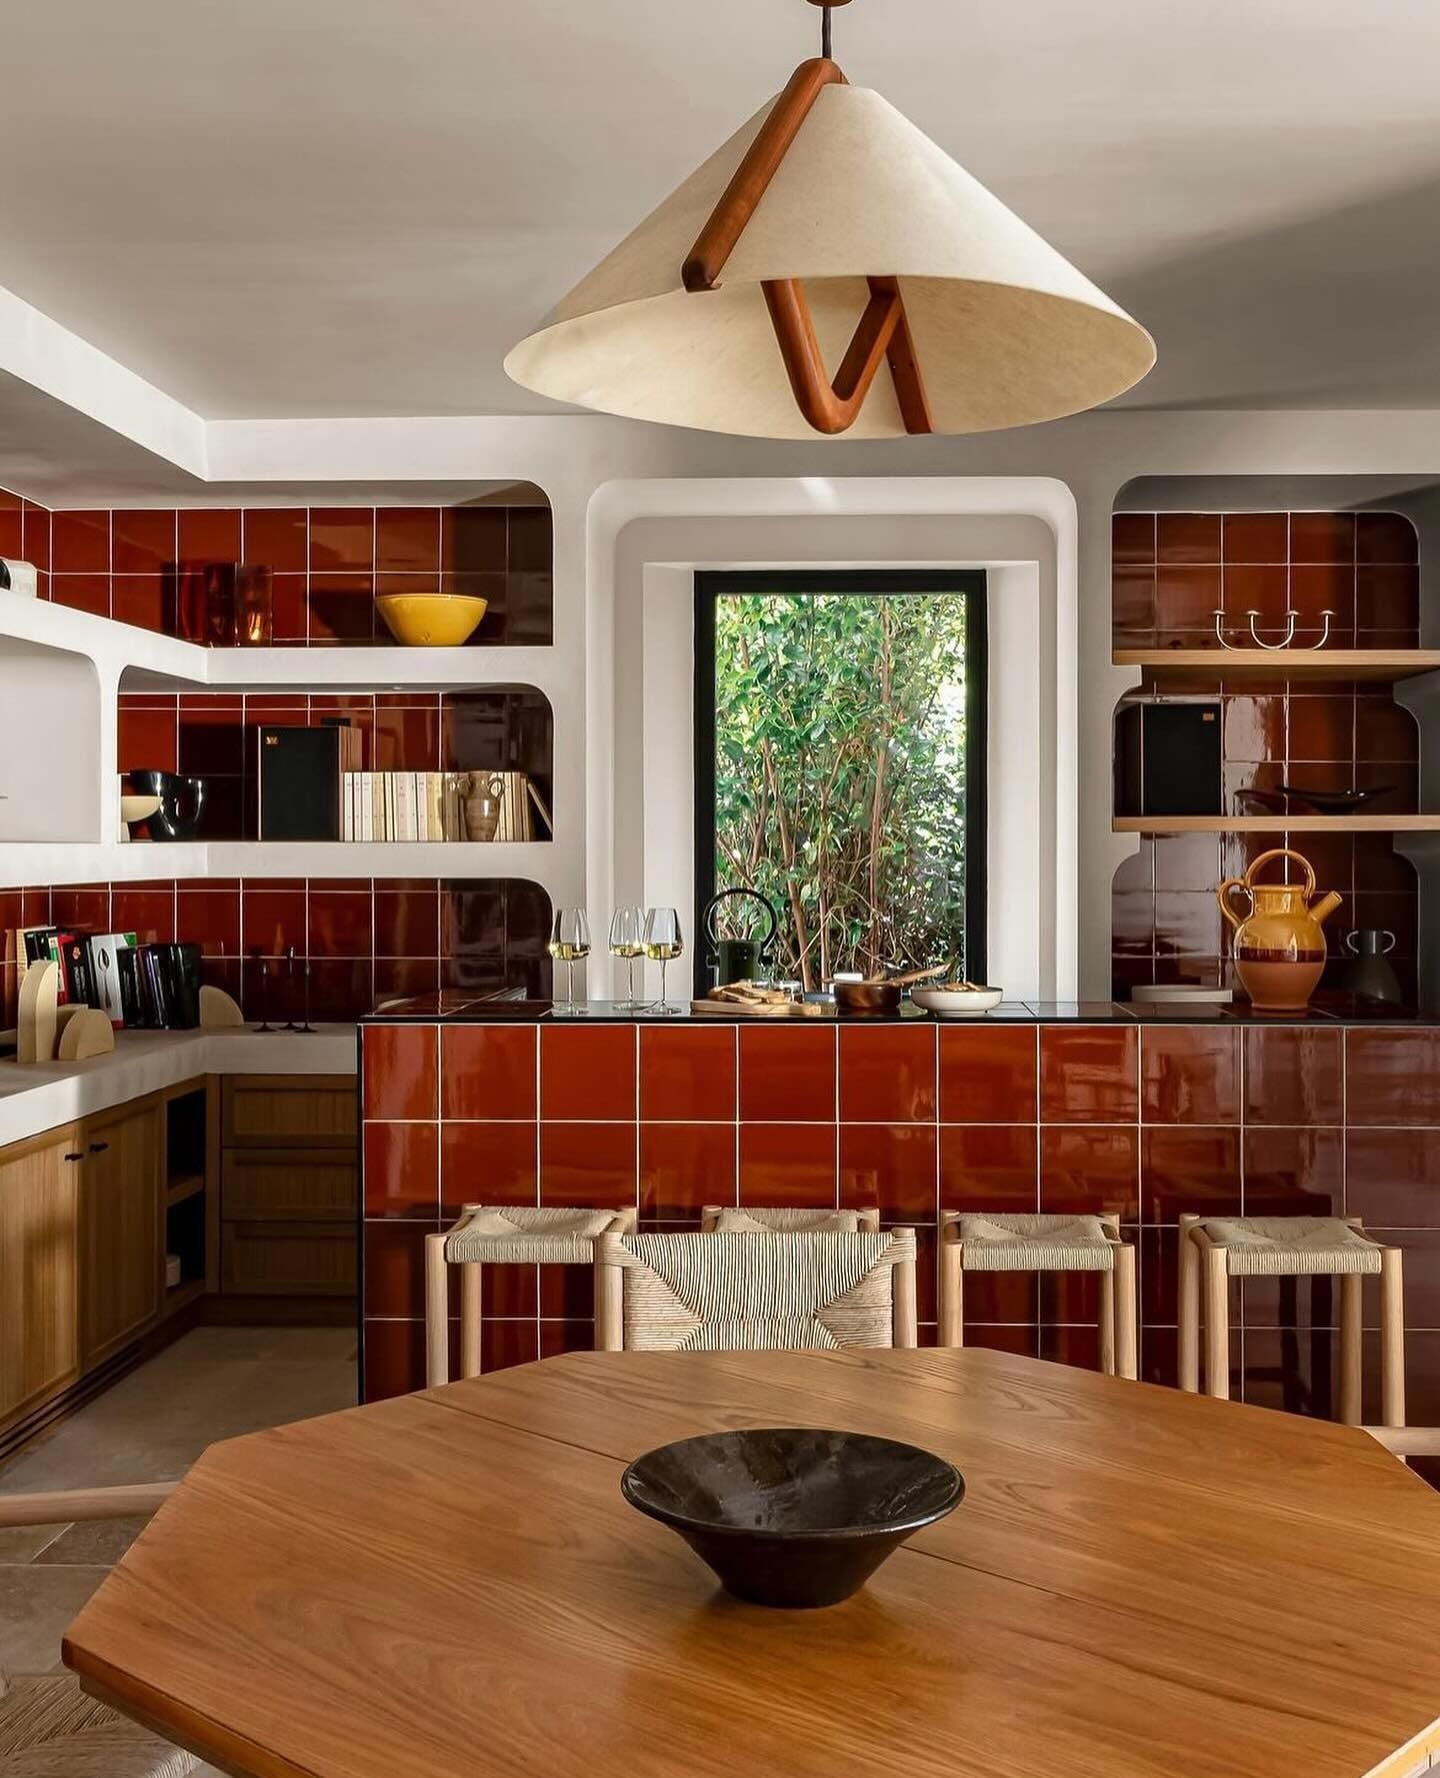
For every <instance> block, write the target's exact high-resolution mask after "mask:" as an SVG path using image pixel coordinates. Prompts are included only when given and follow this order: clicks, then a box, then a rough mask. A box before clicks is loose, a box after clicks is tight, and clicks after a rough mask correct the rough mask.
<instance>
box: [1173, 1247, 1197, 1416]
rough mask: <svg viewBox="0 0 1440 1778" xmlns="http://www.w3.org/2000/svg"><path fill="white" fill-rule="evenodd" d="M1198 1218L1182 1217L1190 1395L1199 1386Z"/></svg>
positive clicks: (1182, 1336)
mask: <svg viewBox="0 0 1440 1778" xmlns="http://www.w3.org/2000/svg"><path fill="white" fill-rule="evenodd" d="M1199 1220H1200V1218H1199V1217H1198V1216H1182V1217H1181V1218H1180V1292H1179V1312H1178V1319H1179V1323H1180V1329H1179V1347H1180V1387H1181V1388H1182V1389H1184V1390H1187V1391H1188V1392H1189V1393H1190V1394H1191V1395H1194V1394H1196V1393H1197V1391H1198V1390H1199V1388H1200V1253H1199V1250H1198V1249H1197V1247H1196V1245H1195V1242H1194V1240H1193V1239H1192V1238H1191V1234H1190V1231H1191V1229H1193V1228H1194V1226H1195V1224H1196V1223H1197V1222H1198V1221H1199Z"/></svg>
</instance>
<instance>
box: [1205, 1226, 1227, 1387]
mask: <svg viewBox="0 0 1440 1778" xmlns="http://www.w3.org/2000/svg"><path fill="white" fill-rule="evenodd" d="M1205 1393H1206V1394H1207V1395H1213V1396H1214V1397H1215V1398H1216V1399H1217V1400H1218V1401H1229V1399H1230V1275H1229V1273H1228V1272H1227V1271H1226V1269H1225V1250H1224V1248H1223V1247H1208V1248H1206V1250H1205Z"/></svg>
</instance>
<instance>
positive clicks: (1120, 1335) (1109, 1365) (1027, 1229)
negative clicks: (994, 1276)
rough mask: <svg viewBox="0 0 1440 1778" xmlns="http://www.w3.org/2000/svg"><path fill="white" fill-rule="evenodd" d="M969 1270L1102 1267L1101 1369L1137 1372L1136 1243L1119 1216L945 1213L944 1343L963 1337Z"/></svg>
mask: <svg viewBox="0 0 1440 1778" xmlns="http://www.w3.org/2000/svg"><path fill="white" fill-rule="evenodd" d="M966 1272H1099V1273H1100V1274H1101V1277H1100V1323H1099V1326H1100V1368H1101V1369H1102V1370H1103V1371H1104V1372H1105V1373H1106V1375H1107V1376H1111V1377H1115V1376H1119V1377H1128V1378H1131V1379H1133V1378H1134V1376H1135V1374H1136V1337H1135V1316H1136V1307H1135V1249H1134V1247H1133V1246H1132V1245H1131V1243H1130V1242H1128V1241H1122V1240H1121V1239H1120V1219H1119V1217H1118V1216H1116V1215H1114V1214H1107V1215H1103V1216H1061V1215H1023V1216H1022V1215H1012V1214H1005V1215H998V1214H997V1215H993V1216H989V1215H985V1214H983V1213H975V1214H971V1213H969V1212H967V1211H963V1210H944V1211H942V1212H941V1213H940V1344H941V1345H942V1346H963V1345H964V1343H965V1317H964V1290H965V1273H966Z"/></svg>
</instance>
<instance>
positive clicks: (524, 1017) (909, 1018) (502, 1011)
mask: <svg viewBox="0 0 1440 1778" xmlns="http://www.w3.org/2000/svg"><path fill="white" fill-rule="evenodd" d="M580 1005H581V1006H582V1007H583V1008H584V1010H583V1012H580V1011H576V1012H571V1011H568V1010H567V1009H566V1007H565V1005H564V1004H563V1002H561V1003H557V1002H553V1001H549V1000H510V999H499V998H489V999H486V998H483V997H477V996H475V995H472V994H466V993H464V992H463V991H460V990H453V989H452V990H448V991H444V992H441V993H439V994H420V995H416V996H414V997H413V998H411V999H408V1000H394V1001H389V1002H387V1003H386V1004H384V1005H382V1006H378V1007H377V1008H376V1009H375V1011H374V1012H372V1013H370V1014H368V1015H367V1016H366V1018H365V1019H363V1020H362V1021H361V1022H362V1023H363V1024H382V1025H405V1024H410V1025H432V1024H439V1023H444V1024H449V1025H495V1024H510V1023H520V1024H527V1023H528V1024H534V1023H536V1022H539V1021H543V1022H544V1023H546V1024H550V1023H555V1024H568V1023H572V1022H578V1021H579V1020H581V1019H584V1020H586V1021H587V1022H589V1023H591V1024H622V1025H631V1024H642V1025H643V1024H666V1025H673V1024H680V1023H689V1024H705V1025H713V1024H727V1023H734V1024H747V1025H749V1024H759V1023H764V1022H765V1021H764V1020H762V1019H758V1018H756V1016H755V1015H754V1014H750V1013H745V1012H742V1011H740V1010H739V1009H736V1010H734V1011H732V1010H730V1009H729V1008H721V1009H720V1010H719V1011H717V1012H714V1013H695V1012H692V1011H691V1010H690V1002H689V1001H688V1000H672V1001H670V1002H669V1003H668V1007H669V1010H668V1011H667V1012H663V1013H661V1012H656V1011H655V1010H654V1009H653V1007H647V1008H644V1009H643V1010H641V1011H639V1012H633V1011H630V1010H628V1009H627V1008H626V1007H624V1006H623V1005H622V1004H621V1003H620V1002H619V1001H615V1000H590V1001H582V1002H580ZM772 1022H778V1021H772ZM791 1022H793V1023H795V1024H799V1023H800V1022H801V1021H800V1020H798V1019H797V1020H794V1021H791ZM806 1022H807V1023H814V1024H817V1025H820V1024H834V1023H840V1024H846V1025H897V1024H913V1023H916V1022H919V1023H921V1024H938V1025H1017V1024H1018V1025H1066V1024H1070V1025H1104V1024H1112V1023H1113V1024H1127V1025H1128V1024H1139V1025H1209V1024H1228V1025H1307V1026H1317V1027H1325V1026H1334V1025H1337V1024H1338V1025H1368V1026H1374V1025H1440V1013H1434V1012H1425V1011H1419V1010H1416V1009H1413V1008H1408V1007H1406V1008H1402V1007H1395V1006H1386V1005H1384V1004H1383V1003H1382V1002H1380V1001H1376V1000H1361V999H1358V998H1357V997H1356V996H1354V995H1347V994H1318V995H1316V997H1315V999H1314V1000H1313V1001H1312V1002H1311V1003H1310V1005H1309V1007H1308V1008H1307V1009H1306V1010H1305V1011H1304V1012H1298V1013H1277V1012H1257V1011H1256V1010H1255V1008H1254V1007H1252V1006H1251V1005H1250V1004H1249V1003H1248V1002H1247V1001H1235V1002H1234V1003H1233V1004H1232V1005H1230V1006H1170V1007H1160V1006H1134V1005H1131V1004H1130V1003H1129V1002H1122V1001H1116V1000H1003V1001H1001V1003H1000V1005H999V1006H997V1007H996V1008H995V1009H994V1010H993V1011H992V1012H985V1013H975V1014H971V1015H968V1016H966V1017H964V1018H958V1019H957V1018H949V1019H940V1018H937V1017H936V1016H935V1015H934V1014H933V1013H927V1012H922V1011H921V1010H920V1008H919V1007H917V1006H912V1005H910V1003H909V1002H908V1001H907V1002H906V1003H905V1005H904V1006H903V1007H902V1008H901V1009H900V1011H899V1012H898V1013H894V1014H889V1015H886V1014H853V1013H852V1014H837V1013H835V1012H834V1011H833V1010H829V1009H827V1010H825V1011H824V1012H822V1013H820V1014H818V1015H816V1016H815V1017H814V1018H813V1019H812V1020H809V1021H806Z"/></svg>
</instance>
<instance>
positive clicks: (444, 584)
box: [0, 492, 553, 646]
mask: <svg viewBox="0 0 1440 1778" xmlns="http://www.w3.org/2000/svg"><path fill="white" fill-rule="evenodd" d="M0 556H18V557H22V558H23V559H25V560H26V561H30V562H33V563H34V564H35V566H36V567H37V568H38V569H39V570H40V596H41V597H42V598H46V599H53V600H55V602H56V603H57V604H61V605H73V606H76V607H78V608H79V609H80V610H83V611H92V612H95V613H97V614H99V615H100V616H102V617H113V618H116V619H117V620H118V621H119V622H121V623H128V624H136V625H138V626H139V627H140V628H142V629H149V630H159V631H162V632H163V631H165V630H167V629H172V630H173V628H174V625H173V621H172V618H171V613H170V611H169V607H170V605H171V604H173V594H172V593H171V592H170V591H169V587H170V586H173V574H170V571H171V570H173V568H174V565H175V564H176V563H179V562H211V561H213V562H252V563H261V564H264V565H266V566H268V567H269V568H270V569H271V571H272V576H273V581H272V595H273V607H274V620H275V642H276V643H277V644H279V645H295V646H300V645H303V644H306V643H309V644H312V645H333V644H337V643H343V644H369V643H372V642H389V641H390V636H389V633H388V631H387V630H386V629H385V626H384V623H383V621H382V620H381V619H380V618H379V617H378V616H377V614H376V611H375V603H374V600H375V594H376V593H377V592H379V593H403V592H453V593H471V594H476V595H478V596H480V597H483V598H485V599H488V600H489V601H490V608H489V610H488V611H487V612H486V614H485V618H484V621H483V622H482V623H481V625H480V627H479V629H478V630H477V631H476V633H475V635H474V636H473V637H472V638H471V642H472V644H475V645H480V644H492V643H548V642H550V641H551V640H552V639H553V635H552V623H551V592H552V575H551V566H552V547H551V524H550V511H549V508H548V507H547V506H545V505H543V504H537V505H533V506H531V505H524V506H500V505H493V506H492V505H485V506H447V507H439V506H402V507H378V508H377V507H363V506H362V507H355V506H344V507H318V506H317V507H304V506H296V507H259V506H256V507H216V508H180V509H179V510H170V509H164V510H148V509H147V510H143V511H138V510H137V511H129V510H125V511H121V510H117V511H113V512H111V511H104V510H100V509H94V510H88V511H74V512H54V513H52V512H48V511H46V509H45V508H44V507H41V506H37V505H35V504H34V503H33V502H32V501H22V500H21V499H20V498H19V496H18V495H14V494H6V493H4V492H0ZM167 576H168V583H169V584H168V585H167Z"/></svg>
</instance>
